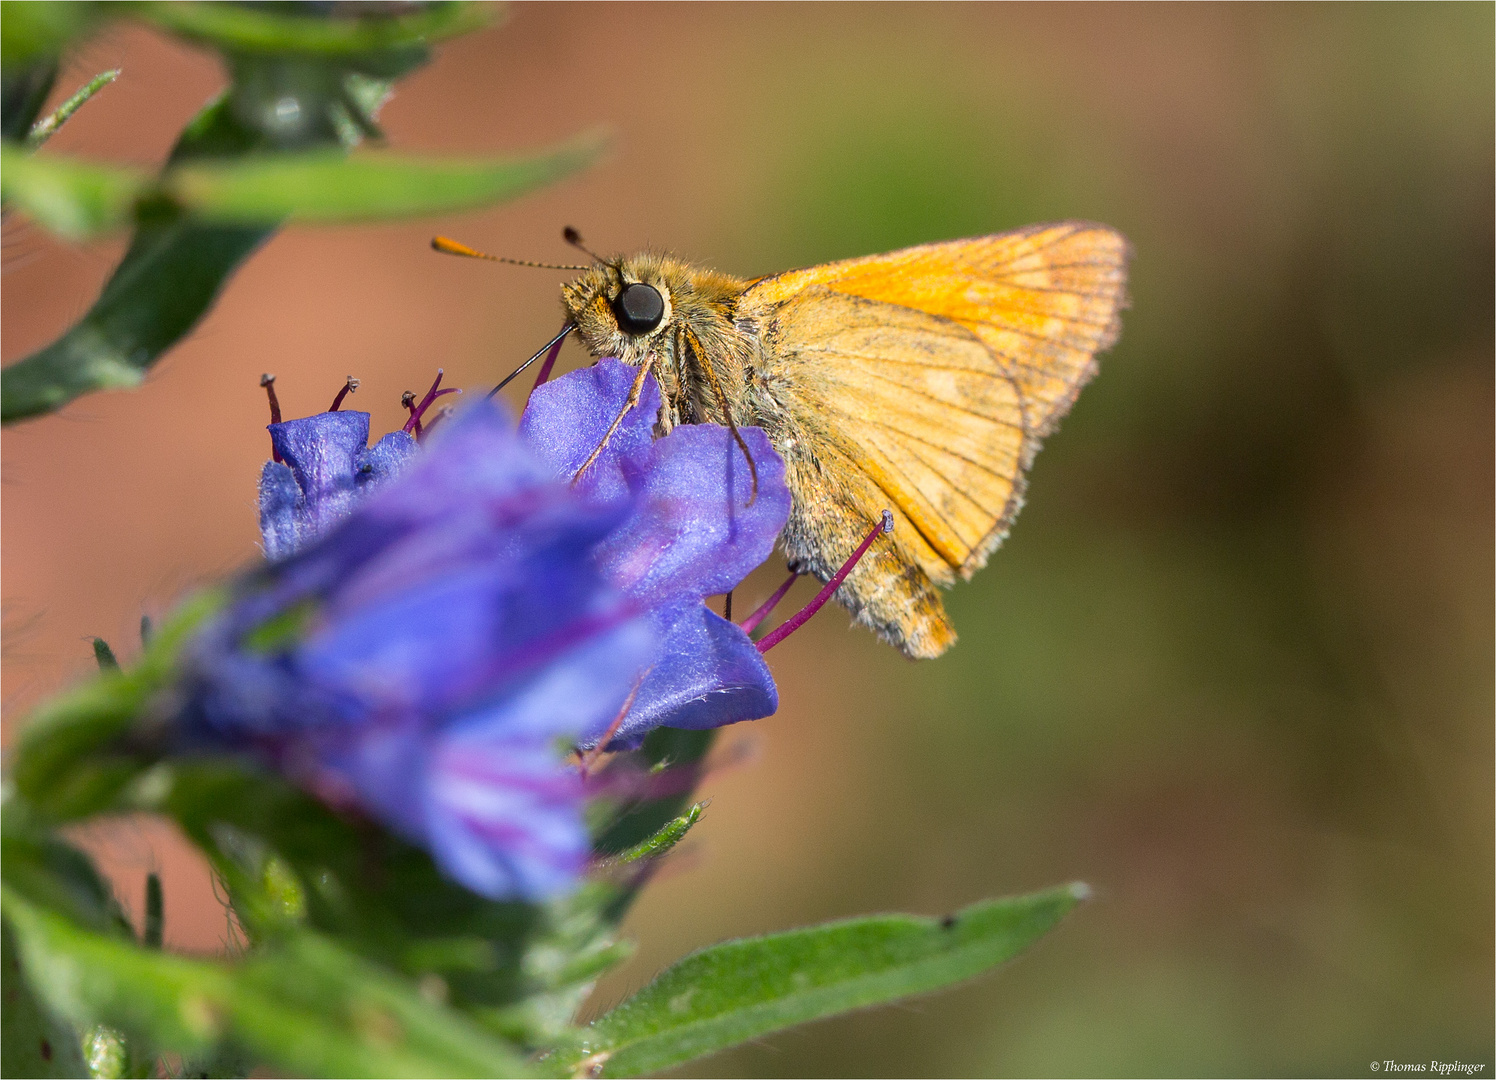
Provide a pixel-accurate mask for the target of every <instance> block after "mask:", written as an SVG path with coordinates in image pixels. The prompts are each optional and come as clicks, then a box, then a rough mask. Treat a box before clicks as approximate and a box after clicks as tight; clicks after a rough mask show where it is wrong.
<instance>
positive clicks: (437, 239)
mask: <svg viewBox="0 0 1496 1080" xmlns="http://www.w3.org/2000/svg"><path fill="white" fill-rule="evenodd" d="M431 249H432V250H433V251H440V252H441V253H442V254H444V255H461V256H462V257H463V258H465V259H487V260H488V261H489V262H499V263H509V264H510V265H511V266H534V267H537V268H539V269H541V270H591V269H592V267H590V266H562V265H560V264H559V263H543V262H531V261H529V260H528V259H510V258H506V257H505V256H503V255H489V254H488V253H487V252H483V251H479V250H478V249H477V248H470V247H468V246H467V245H466V244H461V243H458V242H457V241H456V240H452V239H450V238H448V237H445V236H433V237H432V238H431ZM588 254H591V252H588Z"/></svg>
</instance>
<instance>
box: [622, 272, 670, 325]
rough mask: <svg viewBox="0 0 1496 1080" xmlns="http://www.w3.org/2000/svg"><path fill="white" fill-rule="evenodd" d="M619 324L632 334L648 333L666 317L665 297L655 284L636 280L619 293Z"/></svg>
mask: <svg viewBox="0 0 1496 1080" xmlns="http://www.w3.org/2000/svg"><path fill="white" fill-rule="evenodd" d="M615 307H616V308H617V309H618V324H619V325H620V326H621V327H623V329H625V330H627V331H628V332H629V333H630V334H647V333H649V332H650V331H651V330H653V329H654V328H655V327H656V326H659V325H660V320H661V319H662V318H664V317H665V298H664V297H663V296H661V295H660V290H659V289H656V288H655V287H654V286H653V285H646V284H644V283H643V282H642V281H636V282H634V283H633V284H632V285H628V286H625V287H624V290H623V292H621V293H619V294H618V302H617V304H616V305H615Z"/></svg>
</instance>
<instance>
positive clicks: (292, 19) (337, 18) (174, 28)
mask: <svg viewBox="0 0 1496 1080" xmlns="http://www.w3.org/2000/svg"><path fill="white" fill-rule="evenodd" d="M122 6H123V5H122ZM128 10H129V11H130V13H131V14H133V15H136V16H138V17H139V18H142V19H145V20H146V21H148V22H151V23H154V24H155V25H157V26H159V27H161V28H162V29H164V30H170V31H171V32H172V33H175V34H179V35H181V36H182V37H185V38H188V39H190V40H193V41H199V42H202V43H204V44H207V45H212V46H215V47H216V48H220V49H224V50H226V51H229V52H238V53H244V52H263V53H279V54H286V53H291V54H301V55H304V56H316V57H325V58H334V57H350V56H358V55H361V54H365V53H372V52H381V51H385V50H389V49H398V48H402V47H409V46H412V45H429V44H431V43H433V42H436V41H440V40H443V39H444V38H449V37H454V36H456V35H458V34H465V33H467V32H468V31H469V30H476V29H478V28H479V27H481V26H485V25H487V24H488V22H489V20H490V18H491V17H492V16H493V14H494V13H495V11H496V10H497V6H496V5H492V4H477V3H434V4H426V5H423V6H422V8H421V9H420V10H417V11H414V12H411V13H410V14H407V15H398V16H395V17H390V16H388V15H379V14H370V13H368V12H367V11H365V12H359V13H358V14H352V15H345V14H343V13H341V12H339V10H338V8H337V7H336V6H334V7H333V9H332V13H331V15H330V16H329V15H322V14H316V15H313V14H301V13H299V12H297V9H296V6H294V5H290V6H288V7H286V8H283V9H281V10H280V11H277V10H274V9H267V8H263V7H261V8H253V7H250V6H248V5H241V4H224V3H195V2H194V3H184V2H180V0H167V2H146V3H132V4H130V5H128ZM347 10H348V11H349V12H354V11H357V10H358V9H355V8H349V9H347Z"/></svg>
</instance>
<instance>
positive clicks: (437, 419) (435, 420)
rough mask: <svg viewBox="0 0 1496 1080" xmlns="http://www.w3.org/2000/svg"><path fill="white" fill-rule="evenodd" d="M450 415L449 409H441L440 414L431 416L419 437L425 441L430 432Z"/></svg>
mask: <svg viewBox="0 0 1496 1080" xmlns="http://www.w3.org/2000/svg"><path fill="white" fill-rule="evenodd" d="M451 415H452V410H451V408H446V409H442V410H441V411H440V412H438V413H437V414H436V415H435V416H433V417H432V418H431V423H429V424H427V425H426V426H425V427H424V428H423V429H422V430H421V436H420V437H421V438H422V439H425V438H427V437H428V436H430V434H431V432H432V431H433V430H434V429H435V428H436V425H437V424H440V423H441V422H442V421H443V420H445V419H446V418H447V417H449V416H451Z"/></svg>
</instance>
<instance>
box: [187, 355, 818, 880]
mask: <svg viewBox="0 0 1496 1080" xmlns="http://www.w3.org/2000/svg"><path fill="white" fill-rule="evenodd" d="M633 376H634V373H633V371H632V370H631V369H628V368H625V367H624V366H623V365H621V364H618V363H617V362H611V361H606V362H604V363H603V364H601V365H599V366H598V367H597V368H593V369H589V370H587V371H583V372H577V373H575V374H573V375H572V376H568V377H567V378H565V379H562V380H558V381H557V382H556V383H554V384H551V385H550V386H548V387H546V388H544V389H543V390H542V391H540V392H538V393H537V394H536V395H535V399H534V402H533V403H532V406H531V409H530V411H529V412H527V414H526V417H525V420H524V423H523V425H522V431H521V432H520V433H518V434H517V433H516V432H514V431H513V430H512V429H510V427H509V426H508V424H507V423H506V422H505V420H504V419H503V417H502V416H501V415H500V414H499V413H498V412H497V411H496V410H495V409H494V408H493V407H492V406H487V405H484V406H479V407H476V408H474V409H473V410H471V411H470V412H469V413H467V414H466V415H465V416H460V417H459V418H458V419H457V420H455V421H452V422H451V423H449V424H448V425H447V426H446V427H445V428H444V430H443V431H442V432H441V433H440V434H438V435H437V436H436V438H435V440H434V441H433V442H432V444H431V445H430V447H429V448H424V449H421V450H420V452H419V453H418V454H415V453H412V450H413V444H411V446H410V447H406V446H405V445H404V444H402V443H400V442H399V439H402V438H405V436H403V435H400V434H399V433H396V435H392V436H387V437H386V438H385V439H383V440H381V441H380V443H379V444H378V445H376V447H374V448H373V449H369V450H366V449H364V447H365V444H366V442H367V433H368V418H367V415H366V414H359V413H339V412H330V413H324V414H321V415H319V416H315V417H310V418H307V419H306V420H302V421H292V422H290V423H286V424H275V425H272V429H271V430H272V437H273V438H274V439H275V446H276V449H277V451H278V452H279V453H280V455H281V456H282V457H284V458H285V459H286V463H285V464H284V465H275V464H272V465H271V466H267V469H266V475H267V477H269V478H272V479H271V481H270V483H268V484H267V483H262V493H263V492H264V491H265V490H266V488H267V487H268V488H269V489H270V491H271V493H272V494H274V493H276V492H277V491H278V492H280V493H281V498H280V501H279V502H273V501H272V503H271V506H270V511H269V512H264V513H262V520H266V521H269V522H270V523H271V527H267V529H266V550H267V554H270V555H271V556H272V558H274V557H275V556H276V555H278V554H279V555H282V557H281V558H279V559H278V560H277V561H273V562H271V563H270V564H269V565H268V566H266V567H265V568H264V569H263V570H261V571H260V572H258V573H256V574H254V575H252V576H250V577H248V578H246V579H245V580H244V581H243V582H241V583H240V586H239V588H238V590H237V593H236V596H235V598H234V600H233V602H232V603H231V604H230V605H229V607H228V608H227V609H226V610H225V611H224V613H223V614H222V615H221V616H220V617H218V618H217V619H216V620H215V621H214V622H212V623H211V624H210V625H209V626H208V627H206V628H205V630H204V631H203V632H202V633H201V634H200V635H199V637H198V638H197V639H196V640H195V642H194V644H193V646H192V647H191V648H190V650H189V652H188V654H187V658H186V675H185V677H184V689H185V690H186V697H185V700H186V702H187V704H186V706H185V707H184V709H183V710H182V712H181V713H180V718H179V730H180V733H181V735H182V738H183V741H184V743H185V744H186V745H188V746H190V747H196V748H199V749H218V750H250V751H254V752H257V753H259V754H260V755H261V756H262V757H264V758H265V759H266V760H268V761H269V762H271V763H273V764H274V765H276V766H277V767H278V768H280V769H281V770H283V771H284V772H286V773H287V774H288V775H290V776H292V777H293V778H295V779H297V780H298V781H299V782H301V783H303V784H305V785H306V786H308V787H310V788H311V789H313V790H314V791H317V792H318V793H319V794H321V795H323V797H325V798H327V799H328V800H330V801H332V802H335V803H337V804H340V805H344V806H349V807H352V808H356V809H358V810H359V811H361V812H363V813H366V814H368V815H370V816H372V817H374V818H376V819H378V820H380V821H382V822H384V823H385V824H386V825H388V826H389V827H390V828H392V829H393V830H395V831H396V832H398V833H400V834H401V835H403V836H406V837H407V838H409V839H411V840H412V841H414V842H416V843H418V844H421V845H422V846H424V847H425V848H427V850H429V851H430V852H431V854H432V855H433V857H434V858H435V859H436V861H437V863H438V864H439V865H440V866H441V867H442V868H443V870H444V871H445V872H446V873H447V874H449V875H450V876H451V877H453V878H454V879H456V880H458V881H460V882H462V883H463V884H465V885H467V886H468V887H469V888H471V889H473V890H475V891H477V892H479V893H482V894H484V895H486V896H490V897H521V898H526V899H539V898H543V897H546V896H549V895H553V894H555V893H556V892H558V891H561V890H563V889H565V888H566V887H567V886H568V885H569V884H571V883H572V882H573V881H574V880H575V878H576V876H577V874H578V873H579V872H580V871H581V869H582V867H583V866H584V864H585V861H586V858H587V855H588V839H587V834H586V830H585V827H584V825H583V822H582V815H581V807H582V801H583V798H584V794H585V793H584V790H583V783H582V778H581V776H580V775H579V773H578V771H577V770H576V769H575V768H572V767H569V766H566V765H564V764H563V762H562V758H561V751H562V749H563V748H565V747H567V746H575V745H583V746H585V745H596V744H598V743H599V742H602V741H605V740H606V741H607V742H608V743H609V745H610V746H613V747H614V748H619V747H623V746H631V745H636V744H637V743H638V742H639V741H640V740H642V738H643V736H644V734H645V733H646V732H647V731H648V730H650V729H651V728H652V727H655V726H658V725H660V724H662V723H669V724H672V725H674V726H689V727H711V726H717V725H720V724H724V723H731V722H733V721H736V720H744V719H751V718H755V717H758V716H763V715H767V714H768V713H770V712H773V711H774V708H775V707H776V705H777V694H776V692H775V689H774V683H773V680H772V678H771V677H770V676H769V672H768V668H767V666H765V664H764V662H763V660H762V658H761V657H760V656H759V654H758V651H757V650H756V649H755V648H754V646H753V643H752V642H751V641H750V640H749V638H748V636H747V634H746V633H744V632H743V631H742V630H741V629H739V628H738V627H736V626H734V625H733V624H732V623H729V622H727V621H726V620H724V619H722V618H720V617H719V616H717V615H715V614H714V613H712V612H710V611H708V610H707V609H706V607H705V605H704V603H703V600H704V599H705V597H707V596H709V595H713V594H715V593H720V592H724V591H726V590H728V589H730V588H732V587H733V586H734V585H736V584H737V583H738V582H739V581H740V580H741V579H742V578H743V576H744V575H746V574H747V573H748V571H750V570H751V569H753V567H755V566H757V565H758V564H759V563H760V562H762V561H763V560H764V558H766V557H767V556H768V554H769V552H770V550H771V549H772V546H773V543H774V540H775V538H776V536H777V534H778V532H779V529H780V528H781V527H782V526H783V523H784V520H785V517H786V515H787V514H788V511H789V493H788V491H787V490H786V489H785V487H784V481H783V465H782V463H781V462H780V461H779V459H778V457H777V456H776V455H775V454H774V453H773V451H772V450H771V449H770V448H769V445H768V441H767V439H766V438H765V437H764V436H763V434H762V433H761V432H758V431H755V430H751V429H750V430H747V431H745V432H744V436H745V438H747V439H748V445H749V447H750V449H751V450H752V452H753V453H754V459H755V463H756V465H757V468H758V472H759V485H758V493H757V497H756V498H750V495H751V494H752V491H751V484H750V481H749V474H748V469H747V466H746V463H745V462H744V461H743V459H742V456H741V451H740V450H738V449H737V448H736V446H735V445H734V443H733V442H732V440H731V437H730V435H729V434H728V433H727V432H726V431H725V430H723V429H720V428H714V427H710V426H701V427H691V428H682V429H678V430H677V431H675V432H673V433H672V434H671V435H670V436H668V437H666V438H664V439H660V440H655V439H653V432H652V429H653V425H654V417H655V415H656V414H657V412H658V406H659V397H658V390H657V389H656V387H655V386H654V383H653V381H652V380H650V381H649V382H648V384H647V385H646V387H645V397H644V400H643V401H642V402H641V404H640V407H639V408H638V409H636V410H634V411H632V412H631V413H630V414H629V416H628V417H627V418H626V419H625V422H624V423H623V424H622V425H621V426H620V428H619V430H618V431H617V432H616V433H615V434H614V436H613V439H612V440H611V441H610V444H609V446H608V447H607V448H606V450H605V451H604V452H603V453H602V454H601V455H600V456H599V457H598V459H597V461H596V462H595V463H594V464H593V465H592V466H590V467H589V469H588V470H587V472H586V473H585V474H583V476H582V477H581V479H580V481H579V482H577V483H576V484H571V483H569V482H568V481H569V480H570V478H571V476H572V475H573V474H574V473H575V469H576V466H577V465H578V464H580V462H581V461H582V460H584V459H585V458H586V457H587V455H588V454H590V453H591V452H592V449H593V448H594V447H596V446H597V445H598V444H599V443H600V442H601V440H602V435H603V433H604V431H605V430H606V428H607V426H608V425H609V424H610V423H611V421H612V419H613V417H614V416H616V415H617V413H618V410H619V409H620V408H621V407H622V405H623V402H624V399H625V397H626V396H627V392H628V387H629V384H630V382H631V381H632V379H633ZM407 442H408V440H407ZM387 447H390V448H393V447H399V449H393V450H386V448H387ZM382 454H386V455H387V456H381V455H382ZM277 470H279V471H277ZM396 472H398V473H399V475H398V476H393V474H394V473H396ZM392 476H393V478H391V477H392ZM361 477H363V478H365V479H360V478H361ZM287 478H289V479H287ZM384 481H387V482H384ZM287 483H294V485H295V493H294V496H292V494H291V492H290V489H288V488H287V487H286V484H287ZM375 487H377V490H374V488H375ZM264 506H265V503H264V501H263V500H262V511H263V509H264ZM287 506H289V507H290V508H291V510H290V512H289V516H288V512H287V511H286V510H285V509H284V507H287ZM287 522H289V525H287V524H286V523H287ZM275 529H280V530H281V531H280V532H275V531H274V530H275ZM278 545H284V546H278ZM287 548H289V549H290V551H289V553H285V552H286V549H287ZM631 699H632V705H631V707H630V708H629V709H628V711H627V712H626V713H623V709H624V707H625V704H626V703H628V702H630V700H631ZM620 714H622V717H621V720H620Z"/></svg>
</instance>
